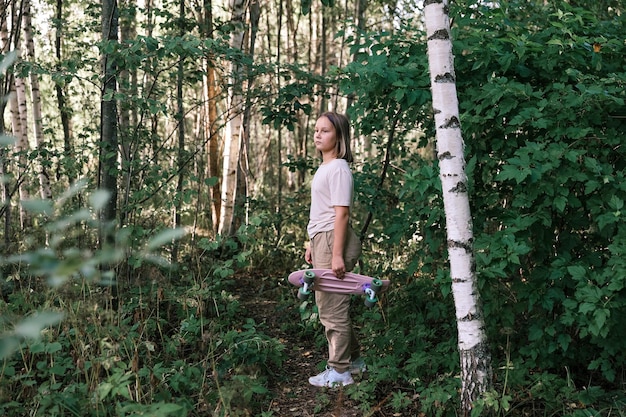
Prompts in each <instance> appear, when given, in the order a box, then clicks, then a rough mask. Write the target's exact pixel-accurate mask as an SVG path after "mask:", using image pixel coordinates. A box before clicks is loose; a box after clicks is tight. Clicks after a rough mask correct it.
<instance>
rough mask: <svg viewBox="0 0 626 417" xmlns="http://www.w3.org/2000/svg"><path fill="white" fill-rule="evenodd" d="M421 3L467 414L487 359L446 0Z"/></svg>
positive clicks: (484, 383)
mask: <svg viewBox="0 0 626 417" xmlns="http://www.w3.org/2000/svg"><path fill="white" fill-rule="evenodd" d="M424 5H425V7H424V16H425V20H426V35H427V38H428V64H429V68H430V82H431V89H432V97H433V112H434V115H435V127H436V131H437V157H438V159H439V169H440V173H439V176H440V178H441V185H442V191H443V201H444V210H445V214H446V231H447V237H448V256H449V260H450V274H451V278H452V294H453V296H454V304H455V309H456V321H457V330H458V348H459V354H460V359H461V412H462V414H463V415H469V413H470V410H471V409H472V404H473V402H474V400H476V399H477V398H478V397H479V396H480V395H481V394H482V393H483V392H485V391H486V390H487V389H488V388H489V386H490V384H491V357H490V353H489V349H488V345H487V339H486V335H485V325H484V320H483V314H482V309H481V306H480V295H479V292H478V288H477V285H476V272H475V268H474V255H473V248H472V241H473V232H472V218H471V213H470V207H469V197H468V186H467V175H466V174H465V158H464V145H463V137H462V135H461V126H460V121H459V109H458V107H459V106H458V99H457V93H456V79H455V74H454V57H453V55H452V40H451V38H450V19H449V16H448V10H449V8H448V0H426V1H425V3H424Z"/></svg>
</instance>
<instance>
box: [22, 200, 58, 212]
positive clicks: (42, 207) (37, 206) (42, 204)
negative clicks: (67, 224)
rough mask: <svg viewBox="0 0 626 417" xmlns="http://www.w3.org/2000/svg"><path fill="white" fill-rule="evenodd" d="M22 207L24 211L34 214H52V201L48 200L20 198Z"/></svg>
mask: <svg viewBox="0 0 626 417" xmlns="http://www.w3.org/2000/svg"><path fill="white" fill-rule="evenodd" d="M21 204H22V207H24V209H25V210H26V211H29V212H31V213H36V214H45V215H46V216H52V215H53V214H54V207H53V203H52V201H50V200H22V201H21Z"/></svg>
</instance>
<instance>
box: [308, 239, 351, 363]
mask: <svg viewBox="0 0 626 417" xmlns="http://www.w3.org/2000/svg"><path fill="white" fill-rule="evenodd" d="M333 242H334V232H333V231H329V232H321V233H318V234H317V235H315V236H314V237H313V239H311V257H312V259H313V268H324V269H330V267H331V261H332V252H333ZM360 255H361V242H360V241H359V238H358V236H357V235H356V233H354V230H352V228H349V229H348V236H347V237H346V244H345V246H344V253H343V259H344V262H345V264H346V271H351V270H352V269H353V268H354V266H355V265H356V262H357V260H358V259H359V256H360ZM315 303H316V304H317V309H318V311H319V315H320V321H321V322H322V324H323V325H324V329H325V333H326V340H328V366H332V367H333V368H335V370H336V371H337V372H345V371H347V370H348V368H349V366H350V360H354V359H356V358H358V357H359V355H360V346H359V341H358V339H357V337H356V333H355V332H354V329H353V328H352V321H351V320H350V295H349V294H334V293H328V292H322V291H316V292H315Z"/></svg>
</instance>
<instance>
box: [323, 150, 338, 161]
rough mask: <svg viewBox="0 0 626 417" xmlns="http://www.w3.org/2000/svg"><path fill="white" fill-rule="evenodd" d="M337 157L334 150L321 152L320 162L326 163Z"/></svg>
mask: <svg viewBox="0 0 626 417" xmlns="http://www.w3.org/2000/svg"><path fill="white" fill-rule="evenodd" d="M335 159H337V154H336V153H335V152H328V153H323V154H322V164H327V163H329V162H332V161H334V160H335Z"/></svg>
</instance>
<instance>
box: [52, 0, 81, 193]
mask: <svg viewBox="0 0 626 417" xmlns="http://www.w3.org/2000/svg"><path fill="white" fill-rule="evenodd" d="M62 22H63V0H57V9H56V31H55V32H56V35H55V40H54V51H55V55H56V59H57V63H58V64H59V65H60V63H61V59H62V51H61V33H62V31H61V27H62V25H63V23H62ZM59 71H61V68H59ZM64 87H65V86H64V85H63V84H62V83H61V81H56V82H55V84H54V88H55V90H56V95H57V104H58V106H59V114H60V115H61V126H62V128H63V151H64V153H65V161H72V163H71V164H69V165H70V166H71V167H73V169H72V170H71V171H69V172H67V165H68V164H65V165H66V168H65V170H66V174H67V176H68V180H69V181H70V182H71V180H72V178H74V176H75V174H76V172H75V171H74V169H75V168H74V148H73V144H72V112H71V110H70V109H69V107H68V105H67V99H66V98H65V89H64Z"/></svg>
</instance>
